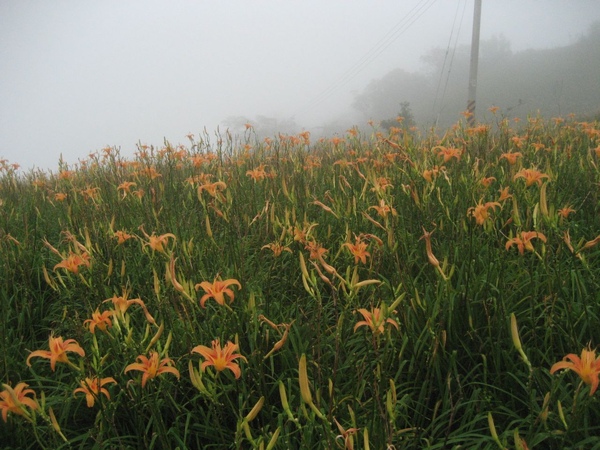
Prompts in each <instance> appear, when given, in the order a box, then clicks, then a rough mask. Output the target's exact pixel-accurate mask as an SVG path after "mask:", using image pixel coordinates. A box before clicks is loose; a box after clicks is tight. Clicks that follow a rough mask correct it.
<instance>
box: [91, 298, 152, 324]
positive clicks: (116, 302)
mask: <svg viewBox="0 0 600 450" xmlns="http://www.w3.org/2000/svg"><path fill="white" fill-rule="evenodd" d="M106 302H112V303H113V308H114V312H113V315H116V316H117V317H123V316H124V315H125V313H126V312H127V310H128V309H129V307H130V306H131V305H134V304H135V305H140V306H141V307H142V309H143V310H144V314H145V315H146V320H147V321H148V322H150V323H151V324H154V323H156V321H155V320H154V317H152V315H151V314H150V312H148V308H146V304H145V303H144V302H143V301H142V299H140V298H132V299H129V300H128V299H127V292H125V293H124V294H123V296H121V297H119V296H117V295H115V296H113V297H111V298H107V299H106V300H104V301H103V302H102V303H106Z"/></svg>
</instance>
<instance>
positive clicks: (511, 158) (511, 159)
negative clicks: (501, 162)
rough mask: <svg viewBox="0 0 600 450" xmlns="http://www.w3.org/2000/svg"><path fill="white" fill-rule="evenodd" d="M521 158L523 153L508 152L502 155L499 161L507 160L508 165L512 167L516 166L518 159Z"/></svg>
mask: <svg viewBox="0 0 600 450" xmlns="http://www.w3.org/2000/svg"><path fill="white" fill-rule="evenodd" d="M521 156H523V153H521V152H507V153H502V154H501V155H500V158H499V159H503V158H504V159H506V161H508V163H509V164H510V165H511V166H512V165H514V164H516V162H517V158H520V157H521Z"/></svg>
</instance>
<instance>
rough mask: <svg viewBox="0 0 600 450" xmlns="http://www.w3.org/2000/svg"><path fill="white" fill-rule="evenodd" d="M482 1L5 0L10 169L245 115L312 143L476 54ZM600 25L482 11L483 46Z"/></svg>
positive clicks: (1, 86)
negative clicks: (356, 110)
mask: <svg viewBox="0 0 600 450" xmlns="http://www.w3.org/2000/svg"><path fill="white" fill-rule="evenodd" d="M473 1H474V0H195V1H191V0H188V1H184V0H163V1H158V0H102V1H92V0H70V1H66V0H53V1H47V0H43V1H42V0H2V1H1V2H0V157H2V158H6V159H8V160H9V162H11V163H13V162H16V163H19V164H21V166H22V168H23V169H24V170H29V169H31V168H32V167H34V166H35V167H39V168H42V169H44V170H47V169H50V170H53V171H55V170H56V169H57V167H58V159H59V156H60V154H61V153H62V155H63V157H64V159H65V161H66V162H67V163H69V164H72V163H76V162H77V161H78V159H85V158H87V156H88V154H89V153H92V152H95V151H97V150H100V149H101V148H103V147H105V146H107V145H108V146H118V147H121V154H122V155H124V156H127V157H130V156H132V155H133V153H134V151H135V144H136V143H137V142H138V141H141V142H142V143H147V144H154V145H157V146H161V145H162V143H163V140H164V138H166V139H168V140H169V141H170V142H171V143H173V144H175V145H176V144H178V143H185V144H188V141H187V139H186V138H185V135H186V134H188V133H193V134H196V135H197V134H199V133H200V132H202V130H203V129H204V128H205V127H206V129H207V130H208V132H209V133H211V134H213V133H214V131H215V130H216V127H217V126H219V125H220V126H221V129H223V125H222V121H223V120H225V119H226V118H227V117H229V116H239V115H243V116H246V117H248V118H250V119H252V118H255V117H256V116H257V115H263V116H271V117H278V118H282V119H285V118H291V117H293V118H294V120H295V121H296V123H298V125H300V126H302V127H305V128H306V129H308V130H310V129H311V127H317V126H319V125H320V124H322V123H323V122H325V121H328V120H332V119H335V118H336V117H338V116H340V115H343V114H344V112H346V111H349V110H351V106H350V105H351V102H352V99H353V93H356V92H358V91H361V90H362V89H363V88H364V87H365V86H366V85H367V84H368V82H369V81H371V80H372V79H376V78H380V77H382V76H383V75H385V74H386V73H387V72H388V71H390V70H392V69H394V68H397V67H400V68H403V69H405V70H409V71H419V70H423V66H422V64H421V62H420V56H421V55H423V54H425V53H427V52H428V51H429V50H430V49H431V48H434V47H441V48H446V47H447V46H448V43H449V42H452V43H454V41H453V40H452V41H450V39H451V37H452V38H453V39H454V36H458V43H459V44H469V43H470V40H471V27H472V19H473ZM598 20H600V7H599V2H598V0H483V9H482V22H481V39H482V40H484V39H489V38H491V37H493V36H499V35H503V36H505V37H506V38H507V39H508V40H509V41H510V43H511V49H512V50H513V51H520V50H524V49H529V48H534V49H539V48H549V47H555V46H561V45H567V44H571V43H573V42H575V41H577V39H578V38H580V37H581V36H582V35H584V34H585V32H586V31H587V30H588V27H589V25H590V24H591V23H592V22H594V21H598ZM459 25H460V29H459ZM457 32H459V34H458V35H456V33H457ZM451 33H454V34H452V35H451ZM465 83H467V80H465Z"/></svg>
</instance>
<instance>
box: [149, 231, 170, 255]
mask: <svg viewBox="0 0 600 450" xmlns="http://www.w3.org/2000/svg"><path fill="white" fill-rule="evenodd" d="M142 233H144V236H146V239H148V242H145V243H144V246H146V245H147V246H149V247H150V248H151V249H152V250H154V251H157V252H159V253H165V245H167V243H168V242H169V238H171V239H173V240H177V238H176V237H175V235H174V234H173V233H165V234H161V235H160V236H157V235H156V234H155V233H152V235H151V236H148V234H147V233H146V232H145V231H144V230H143V229H142Z"/></svg>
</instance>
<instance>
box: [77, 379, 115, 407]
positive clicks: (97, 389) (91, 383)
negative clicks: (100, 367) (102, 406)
mask: <svg viewBox="0 0 600 450" xmlns="http://www.w3.org/2000/svg"><path fill="white" fill-rule="evenodd" d="M108 383H114V384H116V383H117V381H116V380H115V379H114V378H113V377H106V378H102V379H100V378H98V377H95V378H87V377H86V379H85V380H81V382H80V383H79V384H80V385H81V387H78V388H77V389H75V390H74V391H73V395H75V394H77V393H78V392H81V393H83V394H85V400H86V402H87V406H88V408H91V407H92V406H94V403H95V401H96V399H97V398H99V397H100V394H104V395H105V396H106V398H107V399H109V400H110V394H109V393H108V390H107V389H106V388H105V387H104V385H106V384H108Z"/></svg>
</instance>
